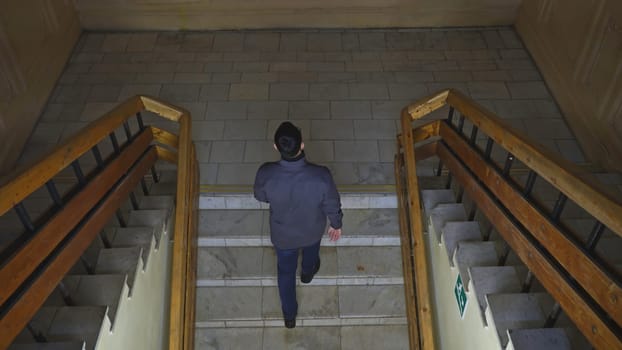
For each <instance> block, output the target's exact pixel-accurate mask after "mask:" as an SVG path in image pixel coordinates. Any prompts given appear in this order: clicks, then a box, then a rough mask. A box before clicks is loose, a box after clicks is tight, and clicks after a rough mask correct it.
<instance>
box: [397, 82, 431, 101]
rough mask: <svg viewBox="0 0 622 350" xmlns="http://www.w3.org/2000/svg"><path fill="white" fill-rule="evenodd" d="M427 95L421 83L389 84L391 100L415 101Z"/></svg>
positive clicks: (425, 88)
mask: <svg viewBox="0 0 622 350" xmlns="http://www.w3.org/2000/svg"><path fill="white" fill-rule="evenodd" d="M427 94H428V88H427V86H426V85H425V84H423V83H408V84H389V95H390V97H391V99H392V100H408V99H411V100H416V99H419V98H422V97H424V96H426V95H427Z"/></svg>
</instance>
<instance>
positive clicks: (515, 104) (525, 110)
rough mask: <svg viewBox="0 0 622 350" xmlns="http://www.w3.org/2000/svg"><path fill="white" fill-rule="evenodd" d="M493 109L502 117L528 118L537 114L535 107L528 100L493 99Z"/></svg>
mask: <svg viewBox="0 0 622 350" xmlns="http://www.w3.org/2000/svg"><path fill="white" fill-rule="evenodd" d="M493 106H494V111H495V112H496V113H497V115H499V116H500V117H501V118H503V119H510V118H519V119H529V118H533V117H534V116H535V115H537V114H538V111H537V108H536V106H535V104H534V103H532V101H529V100H495V101H493Z"/></svg>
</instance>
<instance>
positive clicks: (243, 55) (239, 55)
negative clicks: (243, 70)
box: [222, 51, 265, 62]
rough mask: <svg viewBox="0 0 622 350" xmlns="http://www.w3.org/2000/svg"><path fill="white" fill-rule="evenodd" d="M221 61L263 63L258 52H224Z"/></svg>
mask: <svg viewBox="0 0 622 350" xmlns="http://www.w3.org/2000/svg"><path fill="white" fill-rule="evenodd" d="M222 59H223V61H225V62H229V61H232V62H257V61H265V60H264V59H262V58H261V53H259V52H252V51H250V52H249V51H246V52H225V53H223V56H222Z"/></svg>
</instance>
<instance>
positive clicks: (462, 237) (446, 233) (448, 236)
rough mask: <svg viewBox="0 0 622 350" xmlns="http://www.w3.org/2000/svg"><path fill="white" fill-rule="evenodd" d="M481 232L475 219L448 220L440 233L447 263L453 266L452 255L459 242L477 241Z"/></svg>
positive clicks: (480, 238)
mask: <svg viewBox="0 0 622 350" xmlns="http://www.w3.org/2000/svg"><path fill="white" fill-rule="evenodd" d="M481 240H482V234H481V230H480V226H479V223H478V222H477V221H456V222H448V223H447V224H445V228H444V229H443V232H442V233H441V244H443V245H444V246H445V250H446V251H447V258H448V259H449V264H450V265H451V266H454V265H453V264H454V261H453V259H452V258H453V256H454V252H455V251H456V248H457V246H458V243H459V242H470V241H474V242H478V241H481Z"/></svg>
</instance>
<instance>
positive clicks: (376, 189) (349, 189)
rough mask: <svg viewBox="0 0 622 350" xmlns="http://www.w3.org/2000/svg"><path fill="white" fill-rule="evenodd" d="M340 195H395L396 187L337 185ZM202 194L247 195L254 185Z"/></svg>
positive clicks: (206, 190)
mask: <svg viewBox="0 0 622 350" xmlns="http://www.w3.org/2000/svg"><path fill="white" fill-rule="evenodd" d="M337 190H338V191H339V192H340V193H364V194H374V193H376V194H378V193H379V194H382V193H395V185H392V184H378V185H376V184H361V185H337ZM201 193H202V194H216V193H237V194H246V193H253V186H252V185H201Z"/></svg>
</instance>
